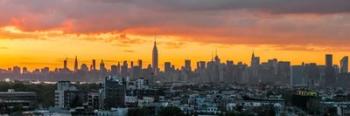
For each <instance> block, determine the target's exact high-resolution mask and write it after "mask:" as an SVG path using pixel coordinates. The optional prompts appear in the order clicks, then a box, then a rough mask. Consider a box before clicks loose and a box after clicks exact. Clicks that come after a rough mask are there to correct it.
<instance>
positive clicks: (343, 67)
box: [340, 56, 349, 73]
mask: <svg viewBox="0 0 350 116" xmlns="http://www.w3.org/2000/svg"><path fill="white" fill-rule="evenodd" d="M348 66H349V57H348V56H344V57H343V58H342V59H341V60H340V73H348Z"/></svg>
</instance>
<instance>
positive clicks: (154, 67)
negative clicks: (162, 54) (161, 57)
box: [152, 41, 159, 75]
mask: <svg viewBox="0 0 350 116" xmlns="http://www.w3.org/2000/svg"><path fill="white" fill-rule="evenodd" d="M152 70H153V73H154V75H157V74H158V71H159V69H158V49H157V42H156V41H154V46H153V51H152Z"/></svg>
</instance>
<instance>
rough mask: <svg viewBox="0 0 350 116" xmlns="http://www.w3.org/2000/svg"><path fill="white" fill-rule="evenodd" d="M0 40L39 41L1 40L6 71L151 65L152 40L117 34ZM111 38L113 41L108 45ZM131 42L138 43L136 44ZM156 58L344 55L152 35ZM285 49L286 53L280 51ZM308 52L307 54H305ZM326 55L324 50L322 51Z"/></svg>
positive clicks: (40, 34) (179, 61) (45, 34)
mask: <svg viewBox="0 0 350 116" xmlns="http://www.w3.org/2000/svg"><path fill="white" fill-rule="evenodd" d="M1 29H2V30H1V32H2V33H6V34H2V35H0V36H1V37H12V36H21V35H26V36H28V37H31V36H35V37H37V38H42V39H0V47H1V49H0V61H2V62H0V67H2V68H7V67H12V66H14V65H18V66H21V67H23V66H26V67H28V68H29V69H34V68H42V67H45V66H48V67H50V68H51V69H54V68H55V67H62V65H63V64H62V63H63V60H64V59H65V58H68V60H69V63H70V64H69V66H70V67H72V66H73V58H74V57H75V56H78V59H79V61H80V63H86V64H88V65H90V64H91V59H96V60H97V61H98V62H99V61H100V60H102V59H103V60H104V61H105V62H106V64H107V66H110V65H111V64H116V63H117V62H118V61H123V60H128V61H134V62H136V61H137V60H138V59H142V60H143V61H144V65H145V66H146V65H147V64H150V62H151V51H152V47H153V45H152V44H153V40H154V36H138V35H125V34H118V33H100V34H80V35H75V34H65V33H63V32H61V31H57V30H51V31H37V32H24V31H22V30H20V29H18V28H16V27H12V26H10V27H3V28H1ZM110 38H117V39H115V40H111V39H110ZM131 38H137V39H135V40H133V39H131ZM156 38H157V41H158V49H159V54H160V62H161V63H160V65H161V66H160V67H163V62H165V61H171V62H172V63H174V64H175V65H176V67H180V66H182V65H183V64H184V60H185V59H192V61H193V62H192V65H193V66H195V62H196V61H198V60H204V61H208V60H210V59H211V56H212V54H213V53H215V50H216V49H217V51H218V55H219V56H220V58H221V59H222V61H223V62H224V61H226V60H234V62H235V63H237V62H238V61H243V62H244V63H248V64H249V62H250V57H251V53H252V51H255V53H256V55H258V56H260V57H261V60H262V61H266V60H267V59H270V58H278V59H280V60H284V61H286V60H287V61H291V62H292V64H300V63H301V62H316V63H319V64H324V54H325V53H333V54H334V57H335V58H334V62H335V63H336V64H338V62H339V60H340V58H341V57H342V56H345V55H348V52H343V51H336V50H331V49H325V48H322V47H321V48H318V47H316V46H290V47H289V48H293V49H290V50H289V49H281V48H280V47H278V46H274V45H263V44H259V45H249V44H223V43H202V42H195V41H184V39H181V37H176V36H157V37H156ZM299 47H300V48H303V49H301V50H299V49H296V48H299ZM284 48H288V47H286V46H284ZM307 49H310V50H307ZM324 50H325V51H324Z"/></svg>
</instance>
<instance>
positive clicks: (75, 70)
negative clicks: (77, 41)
mask: <svg viewBox="0 0 350 116" xmlns="http://www.w3.org/2000/svg"><path fill="white" fill-rule="evenodd" d="M78 70H79V68H78V57H77V56H75V60H74V72H77V71H78Z"/></svg>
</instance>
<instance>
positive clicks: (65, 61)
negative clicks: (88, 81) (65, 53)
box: [63, 58, 68, 70]
mask: <svg viewBox="0 0 350 116" xmlns="http://www.w3.org/2000/svg"><path fill="white" fill-rule="evenodd" d="M63 69H64V70H67V69H68V66H67V58H66V59H64V61H63Z"/></svg>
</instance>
